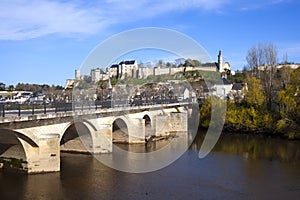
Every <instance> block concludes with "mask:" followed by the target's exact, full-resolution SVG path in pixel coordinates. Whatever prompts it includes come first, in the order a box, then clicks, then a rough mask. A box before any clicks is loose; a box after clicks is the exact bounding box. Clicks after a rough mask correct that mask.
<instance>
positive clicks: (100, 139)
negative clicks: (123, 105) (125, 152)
mask: <svg viewBox="0 0 300 200" xmlns="http://www.w3.org/2000/svg"><path fill="white" fill-rule="evenodd" d="M97 129H98V130H96V131H93V132H92V135H93V151H92V153H93V154H99V153H111V152H112V126H111V125H110V124H100V125H98V127H97Z"/></svg>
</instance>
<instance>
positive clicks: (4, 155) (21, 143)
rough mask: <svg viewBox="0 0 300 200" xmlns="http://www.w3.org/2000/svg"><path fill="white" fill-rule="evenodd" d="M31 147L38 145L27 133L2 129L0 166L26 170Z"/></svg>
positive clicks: (0, 132) (0, 133)
mask: <svg viewBox="0 0 300 200" xmlns="http://www.w3.org/2000/svg"><path fill="white" fill-rule="evenodd" d="M30 148H38V145H37V144H36V143H35V142H34V141H33V140H31V139H30V138H29V137H27V136H26V135H24V134H22V133H20V132H17V131H13V130H8V129H0V168H4V169H13V170H21V171H26V170H27V169H28V168H27V167H28V166H27V157H28V156H27V154H28V152H27V151H30Z"/></svg>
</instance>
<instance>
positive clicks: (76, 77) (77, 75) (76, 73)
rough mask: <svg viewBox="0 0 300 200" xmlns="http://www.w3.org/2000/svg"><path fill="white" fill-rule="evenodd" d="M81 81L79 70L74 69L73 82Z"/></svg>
mask: <svg viewBox="0 0 300 200" xmlns="http://www.w3.org/2000/svg"><path fill="white" fill-rule="evenodd" d="M80 79H81V77H80V70H79V69H76V70H75V80H76V81H79V80H80Z"/></svg>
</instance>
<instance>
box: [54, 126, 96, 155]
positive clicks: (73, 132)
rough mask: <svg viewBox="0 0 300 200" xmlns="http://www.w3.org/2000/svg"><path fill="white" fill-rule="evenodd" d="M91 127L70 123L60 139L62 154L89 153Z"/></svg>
mask: <svg viewBox="0 0 300 200" xmlns="http://www.w3.org/2000/svg"><path fill="white" fill-rule="evenodd" d="M93 129H94V127H92V126H91V125H90V124H89V123H87V122H84V121H83V122H71V123H69V124H68V126H67V128H66V129H65V130H64V132H63V134H62V135H61V138H60V150H61V151H62V152H73V153H75V152H77V153H90V152H92V149H93V136H92V131H93Z"/></svg>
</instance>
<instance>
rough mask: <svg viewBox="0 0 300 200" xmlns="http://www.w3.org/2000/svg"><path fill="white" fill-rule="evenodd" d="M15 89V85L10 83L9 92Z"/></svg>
mask: <svg viewBox="0 0 300 200" xmlns="http://www.w3.org/2000/svg"><path fill="white" fill-rule="evenodd" d="M14 89H15V87H14V86H13V85H9V86H8V88H7V90H8V91H9V92H12V91H13V90H14Z"/></svg>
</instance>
